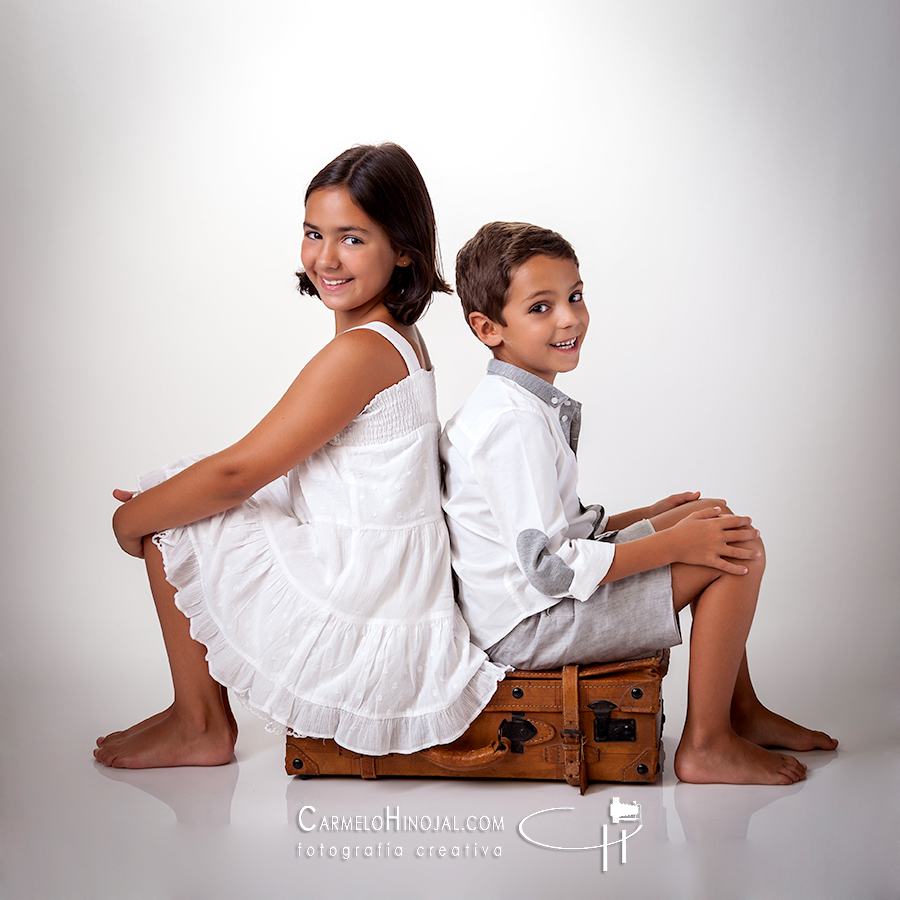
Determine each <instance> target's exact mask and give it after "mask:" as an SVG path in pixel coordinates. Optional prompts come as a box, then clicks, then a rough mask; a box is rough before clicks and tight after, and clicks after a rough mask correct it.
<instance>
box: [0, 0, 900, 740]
mask: <svg viewBox="0 0 900 900" xmlns="http://www.w3.org/2000/svg"><path fill="white" fill-rule="evenodd" d="M898 34H900V6H898V4H896V3H894V2H862V3H851V2H836V0H831V2H828V0H792V2H789V3H783V2H777V3H776V2H772V0H764V2H760V0H752V2H751V0H741V2H734V3H728V4H722V3H718V2H714V0H705V2H675V3H673V2H668V0H667V2H644V3H640V4H636V3H631V4H626V3H608V2H593V0H582V2H578V0H558V2H555V3H553V4H547V3H543V2H542V3H537V2H528V0H516V2H508V3H507V2H484V0H482V2H469V0H465V2H455V3H453V4H444V5H439V6H438V5H432V4H424V3H420V2H408V3H407V2H399V0H384V2H381V3H378V4H375V3H358V2H352V0H348V2H342V3H339V4H337V3H324V2H323V3H318V4H314V3H307V2H297V0H293V2H287V0H282V2H279V0H257V2H254V3H252V4H251V3H241V2H238V0H216V2H200V0H179V2H146V3H140V4H130V3H121V2H118V0H81V2H71V3H70V2H62V0H27V2H26V0H7V2H6V3H4V5H3V8H2V11H0V67H2V68H0V78H2V122H3V127H2V136H0V152H2V157H3V166H2V170H3V171H2V175H0V178H2V182H0V189H2V206H3V213H2V228H3V232H2V241H0V279H2V290H3V307H2V340H3V356H2V365H3V368H4V378H3V420H4V429H3V430H4V438H3V454H4V458H3V461H4V468H3V479H4V490H3V497H4V500H5V512H4V515H3V517H2V518H3V526H2V527H3V533H2V553H3V559H4V562H3V573H4V576H3V586H2V612H3V619H4V626H3V629H2V638H0V640H2V645H3V667H4V677H5V678H7V679H8V683H9V684H15V683H17V682H18V681H19V679H27V678H30V677H40V673H41V672H42V671H45V670H46V665H47V660H48V658H52V659H53V660H54V661H55V664H58V665H65V666H71V667H73V669H72V670H73V671H75V670H76V669H78V670H80V671H89V670H93V669H97V670H98V671H99V670H100V669H101V668H102V670H103V671H107V672H109V673H110V675H109V678H110V681H114V682H115V683H116V684H117V685H119V686H120V688H121V690H123V691H127V690H128V685H129V683H130V682H129V679H130V678H133V677H134V676H133V675H132V674H131V673H133V672H134V670H135V667H136V666H141V667H144V668H147V667H150V668H151V669H152V670H153V671H158V678H159V683H160V685H164V683H165V660H164V658H163V656H162V650H161V647H160V642H159V637H158V632H157V630H156V627H155V625H154V615H153V612H152V608H151V606H150V601H149V598H148V596H147V595H146V593H145V588H144V576H143V573H142V571H141V569H140V566H139V565H137V564H135V563H133V562H132V561H131V560H129V559H127V558H125V557H124V556H123V555H122V554H121V553H120V552H119V551H118V549H117V547H116V546H115V543H114V541H113V539H112V536H111V534H110V531H109V524H108V522H109V516H110V514H111V513H112V509H113V506H114V503H113V502H112V500H111V498H110V496H109V492H110V490H111V489H112V488H113V487H115V486H123V487H127V486H130V485H131V484H132V479H133V475H134V474H136V473H138V472H141V471H145V470H147V469H150V468H153V467H155V466H156V465H158V464H160V463H162V462H164V461H167V460H169V459H172V458H175V457H177V456H180V455H182V454H183V453H187V452H193V451H209V450H214V449H217V448H219V447H221V446H223V445H225V444H227V443H230V442H231V441H233V440H235V439H236V438H238V437H239V436H241V435H242V434H243V433H244V432H245V431H246V430H247V429H248V428H249V427H250V426H251V425H253V424H254V423H255V421H256V420H257V419H258V418H259V417H260V416H261V415H262V414H263V413H264V412H265V411H266V410H267V409H268V407H269V406H270V405H271V404H272V403H273V402H274V401H275V400H276V399H277V397H278V396H279V394H280V392H281V391H282V390H283V389H284V388H285V387H286V386H287V384H288V383H289V382H290V380H291V379H292V378H293V376H294V375H295V374H296V372H297V371H298V369H299V368H300V367H301V366H302V364H303V363H304V361H305V360H306V359H308V358H309V357H310V356H311V354H312V353H313V352H314V351H315V350H316V349H317V348H318V347H319V346H321V345H322V344H323V343H324V342H325V341H326V340H327V339H328V337H329V335H330V331H329V329H330V322H329V316H328V315H327V314H326V313H325V312H324V311H323V310H322V309H320V308H318V307H317V305H316V302H315V301H314V300H312V299H310V298H307V297H303V296H301V295H299V294H297V293H296V292H295V291H294V278H293V271H294V269H295V267H296V265H297V263H298V259H299V245H300V223H301V221H302V208H301V199H302V195H303V191H304V189H305V186H306V183H307V182H308V180H309V179H310V178H311V177H312V175H313V174H314V173H315V172H316V171H317V170H318V169H319V168H320V167H321V166H322V165H324V164H325V163H326V162H327V161H328V160H330V159H331V158H333V157H334V156H335V155H336V154H337V153H339V152H340V151H341V150H343V149H344V148H345V147H347V146H349V145H351V144H353V143H358V142H377V141H382V140H393V141H397V142H398V143H400V144H402V145H404V146H405V147H406V148H407V149H408V150H409V151H410V153H411V154H412V155H413V157H414V158H415V159H416V161H417V162H418V164H419V166H420V168H421V169H422V172H423V174H424V176H425V179H426V181H427V183H428V184H429V186H430V189H431V192H432V196H433V199H434V202H435V206H436V210H437V215H438V224H439V231H440V237H441V245H442V249H443V257H444V263H445V269H446V270H447V274H448V276H449V277H450V278H451V279H452V268H453V260H454V257H455V253H456V250H457V249H458V248H459V246H460V245H461V244H462V242H463V241H464V240H466V239H467V238H468V237H469V236H470V235H471V234H472V233H473V232H474V231H475V229H476V228H477V227H478V226H479V225H481V224H482V223H483V222H485V221H487V220H490V219H523V220H531V221H535V222H538V223H540V224H543V225H547V226H550V227H553V228H555V229H557V230H559V231H560V232H562V233H563V234H565V235H566V236H567V237H569V239H570V240H571V241H572V242H573V244H574V245H575V247H576V249H577V251H578V253H579V255H580V257H581V260H582V273H583V275H584V278H585V281H586V297H587V300H588V302H589V304H590V309H591V313H592V325H591V333H590V336H589V339H588V342H587V344H586V347H585V351H584V353H583V355H582V363H581V366H580V367H579V369H578V370H577V371H576V372H575V373H573V374H572V375H569V376H565V377H564V380H563V381H562V382H561V385H562V387H563V389H564V390H566V391H567V392H568V393H570V394H572V395H573V396H575V397H578V398H579V399H581V400H583V401H584V403H585V416H586V422H585V427H584V431H583V436H582V441H581V449H580V455H581V464H582V471H583V476H582V479H583V480H582V495H583V499H584V500H585V501H586V502H603V503H605V504H606V505H607V506H608V507H609V508H611V509H613V510H615V509H619V508H625V507H630V506H635V505H641V504H644V503H648V502H653V501H654V500H656V499H658V498H659V497H661V496H663V495H665V494H668V493H671V492H673V491H681V490H694V489H698V490H702V491H703V492H704V493H705V494H707V495H720V496H724V497H725V498H726V499H727V500H728V501H729V502H730V503H731V504H732V506H733V507H734V508H735V509H736V510H738V511H739V512H742V513H746V514H749V515H752V516H753V517H754V520H755V522H756V524H757V525H758V526H759V527H760V529H761V530H762V532H763V536H764V538H765V539H766V541H767V546H768V556H769V570H768V574H767V579H766V582H765V584H764V596H763V599H762V601H761V605H760V609H759V612H758V615H757V621H756V623H755V625H754V632H753V634H752V636H751V651H750V653H751V665H752V667H753V669H754V676H755V678H756V680H757V682H758V683H759V685H760V686H761V688H762V690H761V693H762V694H763V699H766V697H767V696H769V697H770V696H771V693H772V692H773V691H775V692H779V691H782V696H783V698H784V700H783V701H779V702H780V706H779V709H780V710H781V711H787V712H788V713H790V714H793V715H795V716H799V717H801V718H803V719H804V720H809V721H812V722H813V723H815V724H816V725H821V726H822V727H830V728H831V729H832V730H835V731H840V730H841V728H844V727H848V726H850V725H852V722H853V721H854V717H861V716H869V715H872V714H873V713H874V710H875V708H876V707H877V706H878V705H879V704H880V703H881V700H882V699H883V698H884V697H886V696H891V697H893V696H894V695H893V694H888V687H889V686H890V685H895V684H896V668H895V663H894V662H893V657H894V656H895V641H896V636H897V624H898V623H897V607H898V604H897V594H898V592H897V584H898V575H900V571H898V569H900V566H898V557H900V554H898V553H897V551H896V543H897V527H896V518H897V509H898V500H900V497H898V483H900V482H898V478H897V474H896V465H897V458H898V443H900V442H898V420H900V419H898V391H897V388H898V362H897V356H898V354H897V348H898V337H900V335H898V321H900V312H898V299H900V290H898V288H900V253H898V246H900V215H898V212H900V204H898V200H900V167H898V165H897V160H898V159H900V147H898V143H900V141H898V137H900V131H898V127H900V126H898V122H900V116H898V113H900V109H898V93H897V84H898V77H900V56H898ZM423 332H424V334H425V337H426V339H427V340H428V341H429V343H430V347H431V351H432V356H433V357H434V359H435V362H436V366H437V374H438V388H439V394H440V409H441V415H442V417H443V418H445V419H446V418H447V416H449V415H450V414H451V413H452V412H453V411H454V410H455V408H456V407H457V406H458V405H459V404H460V403H461V402H462V401H463V399H464V398H465V397H466V395H467V394H468V392H469V391H470V390H471V388H472V387H473V385H474V384H475V382H476V381H477V380H478V379H479V378H480V376H481V372H482V370H483V366H484V364H485V360H486V354H485V352H484V351H483V349H482V348H481V347H480V345H478V344H477V343H476V342H475V340H474V338H473V337H472V336H471V335H470V334H469V333H468V330H467V329H466V327H465V324H464V322H463V319H462V316H461V314H460V313H459V310H458V303H457V301H456V299H455V298H452V297H439V298H438V299H437V300H436V301H435V304H434V307H433V309H432V311H431V312H430V313H429V314H428V316H427V317H426V318H425V320H424V322H423ZM684 656H685V655H684V654H683V655H682V657H681V658H682V660H683V659H684ZM848 679H849V680H850V681H851V682H858V683H859V684H864V683H875V682H877V683H880V684H881V685H882V687H881V688H877V689H875V692H874V693H872V694H870V695H869V696H870V698H871V706H867V705H866V703H865V702H864V703H863V704H862V705H861V706H856V707H853V708H848V709H844V710H842V711H841V718H840V720H839V721H835V720H834V707H833V703H832V697H831V693H832V691H833V690H834V689H837V688H838V687H840V686H843V685H846V684H847V682H848ZM788 684H792V685H799V686H800V687H797V688H796V689H795V688H792V689H791V691H790V692H784V691H783V690H782V689H783V687H784V686H785V685H788ZM766 689H768V691H766ZM785 693H787V696H786V697H785ZM96 702H98V703H101V702H102V698H100V699H99V700H97V701H96ZM149 702H150V701H147V703H149ZM891 703H892V704H895V701H893V700H891ZM792 704H793V706H792ZM146 705H147V704H145V703H144V702H141V703H140V704H138V707H139V708H135V710H134V712H135V715H138V714H139V713H142V712H146V711H147V710H146V709H145V706H146ZM776 705H778V704H776ZM785 707H786V710H785ZM891 708H896V707H895V706H892V707H891ZM829 717H831V719H829ZM120 724H123V723H122V722H119V721H118V720H117V719H113V720H107V719H104V720H103V721H100V722H98V723H97V732H96V733H98V734H99V733H101V731H103V730H106V729H105V727H104V726H106V727H112V726H115V725H120Z"/></svg>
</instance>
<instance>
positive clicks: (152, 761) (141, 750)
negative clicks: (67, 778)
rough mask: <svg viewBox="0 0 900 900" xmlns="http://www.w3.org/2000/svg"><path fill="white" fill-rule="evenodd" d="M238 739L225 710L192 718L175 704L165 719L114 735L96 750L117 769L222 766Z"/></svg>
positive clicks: (97, 757)
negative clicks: (235, 737) (136, 729)
mask: <svg viewBox="0 0 900 900" xmlns="http://www.w3.org/2000/svg"><path fill="white" fill-rule="evenodd" d="M129 731H130V729H129ZM234 742H235V739H234V734H233V733H232V730H231V725H230V724H229V721H228V719H227V717H226V716H225V711H224V709H222V708H219V709H218V710H215V711H213V714H212V715H210V716H191V717H188V716H186V715H183V714H182V713H181V711H180V710H179V709H178V707H177V706H176V705H173V706H172V707H171V709H170V710H169V711H168V713H167V714H164V715H163V717H162V718H160V719H158V720H157V721H155V722H153V723H152V724H150V725H148V726H147V727H145V728H143V729H141V730H139V731H133V732H131V733H125V732H122V733H121V734H120V735H110V736H109V737H107V738H106V739H105V740H104V741H103V745H102V746H100V747H98V748H97V749H96V750H95V751H94V757H95V758H96V759H97V761H98V762H101V763H103V765H104V766H112V767H114V768H117V769H151V768H158V767H166V766H221V765H224V764H225V763H228V762H230V761H231V760H232V759H233V758H234Z"/></svg>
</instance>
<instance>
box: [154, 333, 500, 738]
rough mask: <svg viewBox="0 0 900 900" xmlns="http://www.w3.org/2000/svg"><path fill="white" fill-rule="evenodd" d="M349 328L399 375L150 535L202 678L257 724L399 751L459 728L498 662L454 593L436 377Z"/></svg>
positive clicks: (407, 351)
mask: <svg viewBox="0 0 900 900" xmlns="http://www.w3.org/2000/svg"><path fill="white" fill-rule="evenodd" d="M361 327H363V328H369V329H371V330H373V331H376V332H377V333H378V334H381V335H382V336H383V337H385V338H386V339H387V340H389V341H390V342H391V343H392V344H393V345H394V346H395V347H396V348H397V350H398V352H400V354H401V355H402V356H403V359H404V361H405V362H406V365H407V368H408V369H409V372H410V374H409V376H408V377H406V378H404V379H403V380H402V381H399V382H398V383H397V384H395V385H392V386H391V387H389V388H387V389H386V390H384V391H382V392H381V393H380V394H378V395H377V396H375V397H374V398H373V400H372V401H371V403H369V405H368V406H367V407H366V408H365V409H364V410H363V411H362V412H361V413H360V414H359V415H358V416H357V417H356V418H355V419H354V420H353V421H352V422H351V423H350V424H349V425H348V426H347V427H346V428H345V429H344V430H343V431H342V432H340V434H338V435H336V436H335V437H334V438H333V439H332V440H330V441H329V442H328V443H327V444H325V446H324V447H322V448H320V449H319V450H317V451H316V452H315V453H313V454H312V455H311V456H310V457H308V458H307V459H306V460H304V461H303V462H302V463H301V464H300V465H299V466H297V467H296V468H295V469H292V470H291V471H290V472H289V473H288V474H287V475H286V476H284V477H282V478H279V479H277V480H276V481H274V482H272V483H271V484H269V485H267V486H266V487H264V488H263V489H262V490H260V491H258V492H257V493H256V494H255V495H254V496H253V497H251V498H250V499H249V500H247V501H246V502H244V503H242V504H240V505H239V506H236V507H234V508H233V509H230V510H227V511H226V512H223V513H219V514H217V515H214V516H211V517H209V518H208V519H202V520H200V521H199V522H194V523H193V524H191V525H185V526H181V527H178V528H173V529H170V530H169V531H166V532H162V533H160V534H159V535H157V536H156V543H157V545H158V546H159V548H160V550H161V551H162V556H163V561H164V563H165V570H166V577H167V579H168V581H169V582H170V583H171V584H172V585H173V586H174V587H175V589H176V592H177V593H176V597H175V602H176V604H177V606H178V608H179V609H180V610H181V611H182V612H183V613H184V614H185V615H186V616H188V617H189V619H190V628H191V635H192V637H193V638H194V639H195V640H197V641H199V642H200V643H202V644H203V645H205V646H206V648H207V654H206V658H207V661H208V662H209V671H210V674H211V675H212V677H213V678H215V679H216V681H218V682H219V683H221V684H223V685H225V686H226V687H228V688H230V689H231V690H232V691H234V693H235V694H236V695H237V696H238V697H239V698H240V700H241V701H242V702H243V703H244V705H246V706H247V707H248V708H249V709H251V710H252V711H253V712H255V713H257V714H258V715H260V716H261V717H262V718H264V719H265V720H266V721H267V728H268V729H269V730H270V731H275V732H279V733H284V732H285V731H287V732H290V733H294V734H300V735H306V736H310V737H323V738H325V737H327V738H334V739H335V740H336V741H337V742H338V743H339V744H340V745H341V746H343V747H346V748H347V749H349V750H352V751H354V752H357V753H364V754H368V755H381V754H385V753H393V752H398V753H412V752H415V751H417V750H421V749H422V748H424V747H429V746H432V745H434V744H442V743H448V742H450V741H452V740H454V739H455V738H457V737H458V736H459V735H460V734H462V733H463V731H465V729H466V728H467V727H468V725H469V724H470V723H471V722H472V720H473V719H474V718H475V717H476V716H477V715H478V713H479V712H480V711H481V710H482V709H483V708H484V706H485V704H486V703H487V701H488V700H489V699H490V697H491V696H492V695H493V693H494V691H495V689H496V686H497V682H498V681H499V680H500V679H502V678H503V675H504V672H505V668H504V667H502V666H496V665H494V664H493V663H491V662H489V661H488V659H487V657H486V655H485V654H484V652H483V651H482V650H479V649H478V648H477V647H475V646H474V645H473V644H472V643H471V642H470V640H469V630H468V627H467V626H466V623H465V620H464V619H463V618H462V615H461V613H460V611H459V608H458V607H457V605H456V603H455V602H454V598H453V589H452V585H451V576H450V548H449V538H448V534H447V528H446V525H445V523H444V517H443V513H442V511H441V504H440V473H439V461H438V450H437V442H438V435H439V425H438V417H437V405H436V398H435V386H434V375H433V373H432V372H430V371H427V370H425V369H422V367H421V366H420V365H419V362H418V359H417V358H416V355H415V352H414V351H413V349H412V347H411V346H410V345H409V343H408V342H407V341H406V339H405V338H403V337H402V336H401V335H400V334H399V333H398V332H396V331H394V329H392V328H390V326H388V325H385V324H383V323H380V322H373V323H369V324H367V325H364V326H361ZM198 458H199V457H192V458H185V459H182V460H179V461H178V462H176V463H173V464H172V465H170V466H166V467H163V468H161V469H158V470H156V471H154V472H150V473H148V474H147V475H144V476H142V477H141V478H139V479H138V486H139V489H140V490H147V489H149V488H150V487H153V486H154V485H156V484H159V483H160V482H162V481H164V480H165V479H167V478H170V477H171V476H172V475H174V474H175V473H176V472H178V471H180V470H181V469H183V468H186V467H187V466H188V465H190V464H191V463H192V462H194V461H196V459H198Z"/></svg>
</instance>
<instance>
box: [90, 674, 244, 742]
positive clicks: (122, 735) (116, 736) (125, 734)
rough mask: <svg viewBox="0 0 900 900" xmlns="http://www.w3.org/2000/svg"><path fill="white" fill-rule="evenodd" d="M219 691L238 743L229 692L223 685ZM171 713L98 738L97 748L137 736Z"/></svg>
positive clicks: (163, 713) (165, 711) (158, 714)
mask: <svg viewBox="0 0 900 900" xmlns="http://www.w3.org/2000/svg"><path fill="white" fill-rule="evenodd" d="M219 690H220V693H221V696H222V707H223V709H224V710H225V716H226V717H227V719H228V725H229V727H230V728H231V734H232V736H233V737H234V740H235V743H237V737H238V724H237V720H236V719H235V718H234V713H233V712H232V711H231V703H230V702H229V700H228V690H227V688H225V687H224V686H223V685H220V686H219ZM171 711H172V707H171V706H170V707H169V708H168V709H164V710H163V711H162V712H158V713H157V714H156V715H155V716H149V717H148V718H146V719H144V721H143V722H138V723H137V724H136V725H132V726H131V728H126V729H124V731H112V732H110V733H109V734H107V735H106V736H105V737H98V738H97V746H98V747H102V746H103V745H104V744H105V743H106V742H107V741H109V740H113V739H115V740H121V739H123V738H128V737H131V735H133V734H137V733H138V732H139V731H143V730H144V729H145V728H149V727H150V726H151V725H156V724H157V723H158V722H161V721H162V720H163V719H165V718H166V717H167V716H168V715H169V713H170V712H171Z"/></svg>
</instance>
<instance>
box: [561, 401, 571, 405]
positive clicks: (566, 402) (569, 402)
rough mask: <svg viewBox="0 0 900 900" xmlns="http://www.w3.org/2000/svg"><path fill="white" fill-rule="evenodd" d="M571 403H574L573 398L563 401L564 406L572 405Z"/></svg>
mask: <svg viewBox="0 0 900 900" xmlns="http://www.w3.org/2000/svg"><path fill="white" fill-rule="evenodd" d="M571 405H572V401H571V400H565V401H564V402H563V406H571Z"/></svg>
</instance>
